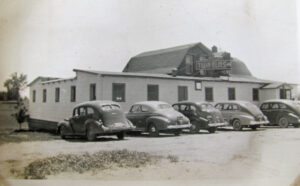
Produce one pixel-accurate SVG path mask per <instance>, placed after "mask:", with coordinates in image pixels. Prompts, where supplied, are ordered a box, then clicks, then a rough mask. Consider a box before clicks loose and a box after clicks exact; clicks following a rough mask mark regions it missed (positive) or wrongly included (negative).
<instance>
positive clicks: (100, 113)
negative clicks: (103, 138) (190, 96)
mask: <svg viewBox="0 0 300 186" xmlns="http://www.w3.org/2000/svg"><path fill="white" fill-rule="evenodd" d="M299 124H300V104H299V103H298V102H296V101H291V100H270V101H266V102H264V103H262V104H261V106H260V108H258V107H257V106H256V105H254V104H252V103H250V102H246V101H228V102H219V103H216V104H215V105H212V104H211V103H207V102H190V101H183V102H178V103H175V104H173V105H170V104H168V103H165V102H162V101H144V102H138V103H135V104H133V105H132V106H131V107H130V110H129V112H128V113H124V112H123V111H122V109H121V107H120V105H119V104H118V103H116V102H113V101H89V102H84V103H81V104H78V105H77V106H75V108H74V109H73V116H72V117H70V118H68V119H65V120H64V121H61V122H59V123H58V127H57V130H58V132H59V133H60V135H61V137H62V138H65V137H66V136H74V135H76V136H78V135H80V136H86V138H87V140H89V141H92V140H95V138H96V137H97V136H98V135H116V136H117V137H118V139H124V135H125V133H126V132H132V131H134V132H138V133H141V132H148V133H149V135H150V136H159V133H161V132H163V133H174V134H175V135H179V134H180V133H181V131H182V130H183V129H188V130H189V132H191V133H197V132H199V130H201V129H202V130H203V129H204V130H207V131H208V132H210V133H214V132H215V131H216V129H217V128H218V127H225V126H232V127H233V129H234V130H236V131H239V130H242V129H243V128H251V129H253V130H256V129H257V128H258V127H260V126H261V125H279V126H280V127H282V128H285V127H288V126H289V125H293V126H294V127H299Z"/></svg>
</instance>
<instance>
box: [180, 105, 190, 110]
mask: <svg viewBox="0 0 300 186" xmlns="http://www.w3.org/2000/svg"><path fill="white" fill-rule="evenodd" d="M180 110H181V111H187V110H188V106H187V105H180Z"/></svg>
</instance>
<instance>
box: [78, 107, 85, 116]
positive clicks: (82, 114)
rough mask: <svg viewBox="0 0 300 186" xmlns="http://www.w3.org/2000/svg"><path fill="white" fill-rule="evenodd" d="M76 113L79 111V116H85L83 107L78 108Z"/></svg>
mask: <svg viewBox="0 0 300 186" xmlns="http://www.w3.org/2000/svg"><path fill="white" fill-rule="evenodd" d="M78 111H79V112H78V115H79V116H85V115H86V110H85V107H79V109H78Z"/></svg>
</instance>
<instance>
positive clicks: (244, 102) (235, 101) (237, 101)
mask: <svg viewBox="0 0 300 186" xmlns="http://www.w3.org/2000/svg"><path fill="white" fill-rule="evenodd" d="M218 103H223V104H224V103H236V104H246V103H251V102H249V101H243V100H234V101H222V102H217V103H216V104H218Z"/></svg>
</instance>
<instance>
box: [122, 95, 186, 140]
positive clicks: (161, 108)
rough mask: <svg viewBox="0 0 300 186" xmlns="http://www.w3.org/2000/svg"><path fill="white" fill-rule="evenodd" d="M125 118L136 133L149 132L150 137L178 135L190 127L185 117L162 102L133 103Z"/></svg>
mask: <svg viewBox="0 0 300 186" xmlns="http://www.w3.org/2000/svg"><path fill="white" fill-rule="evenodd" d="M127 118H128V119H129V120H130V121H131V122H132V123H133V125H134V126H135V127H136V129H135V130H136V131H140V132H149V134H150V136H159V133H160V132H164V133H174V134H175V135H179V134H180V133H181V130H182V129H188V128H190V127H191V124H190V121H189V119H188V118H187V117H185V116H184V115H183V114H181V113H179V112H177V111H176V110H174V109H173V108H172V106H171V105H169V104H168V103H165V102H162V101H144V102H138V103H135V104H133V105H132V106H131V108H130V110H129V112H128V114H127Z"/></svg>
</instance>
